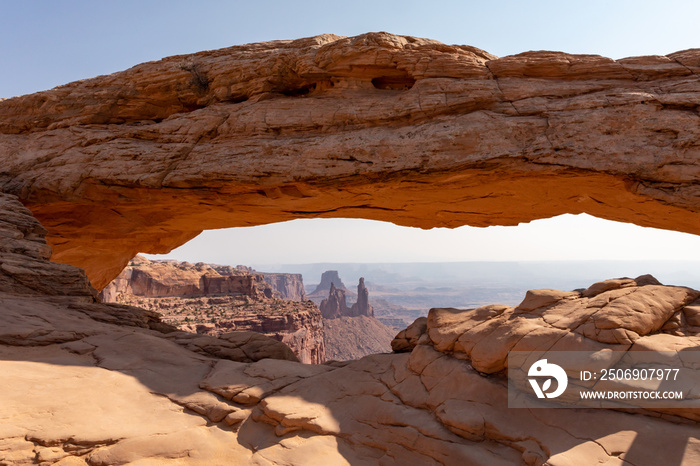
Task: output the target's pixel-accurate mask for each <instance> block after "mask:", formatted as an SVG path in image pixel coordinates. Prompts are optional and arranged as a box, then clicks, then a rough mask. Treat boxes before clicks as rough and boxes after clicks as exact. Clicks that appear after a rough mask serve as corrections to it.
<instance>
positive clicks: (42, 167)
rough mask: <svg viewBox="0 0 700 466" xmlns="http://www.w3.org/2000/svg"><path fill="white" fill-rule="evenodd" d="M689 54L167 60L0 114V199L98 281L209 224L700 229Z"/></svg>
mask: <svg viewBox="0 0 700 466" xmlns="http://www.w3.org/2000/svg"><path fill="white" fill-rule="evenodd" d="M699 73H700V50H698V49H694V50H686V51H681V52H676V53H673V54H670V55H667V56H646V57H632V58H625V59H621V60H612V59H609V58H605V57H601V56H597V55H570V54H566V53H561V52H546V51H540V52H526V53H522V54H518V55H514V56H509V57H503V58H498V57H495V56H494V55H491V54H489V53H487V52H485V51H483V50H479V49H477V48H474V47H469V46H456V45H445V44H441V43H439V42H436V41H433V40H428V39H419V38H415V37H405V36H395V35H391V34H387V33H370V34H364V35H361V36H357V37H349V38H348V37H338V36H334V35H322V36H317V37H312V38H306V39H299V40H292V41H275V42H266V43H260V44H248V45H241V46H235V47H231V48H227V49H221V50H215V51H208V52H201V53H197V54H192V55H180V56H174V57H169V58H165V59H163V60H160V61H157V62H150V63H144V64H141V65H138V66H135V67H133V68H131V69H128V70H126V71H123V72H120V73H115V74H112V75H109V76H100V77H96V78H91V79H86V80H83V81H79V82H75V83H71V84H67V85H65V86H61V87H58V88H56V89H52V90H50V91H45V92H39V93H36V94H32V95H27V96H22V97H16V98H12V99H6V100H3V101H1V102H0V153H1V154H2V157H0V190H3V191H5V192H9V193H13V194H16V195H18V196H19V197H20V198H21V199H22V202H23V203H24V204H25V205H27V206H28V207H29V208H30V209H31V210H32V212H34V214H35V215H36V217H37V218H38V219H39V220H40V221H41V222H42V223H43V225H44V226H45V227H46V228H47V229H48V231H49V234H48V237H47V238H48V241H49V244H50V245H51V246H53V251H54V253H53V260H54V261H57V262H62V263H67V264H72V265H75V266H78V267H81V268H83V269H84V270H86V272H87V275H88V277H89V278H90V280H91V282H92V284H93V285H94V286H95V287H96V288H97V289H101V288H103V287H104V286H105V285H106V284H107V283H109V282H110V281H111V280H112V279H113V278H114V277H115V276H117V274H119V272H120V271H121V270H122V269H123V268H124V266H125V265H126V264H127V262H128V261H129V259H131V258H132V257H133V256H134V255H135V254H136V253H138V252H148V253H165V252H167V251H169V250H171V249H173V248H174V247H176V246H179V245H181V244H183V243H185V242H186V241H188V240H189V239H191V238H193V237H194V236H196V235H197V234H199V233H200V232H201V231H202V230H204V229H213V228H225V227H236V226H248V225H258V224H264V223H270V222H278V221H284V220H290V219H294V218H314V217H357V218H367V219H376V220H384V221H390V222H394V223H397V224H401V225H407V226H414V227H421V228H430V227H456V226H460V225H474V226H487V225H515V224H518V223H519V222H527V221H531V220H533V219H538V218H547V217H552V216H555V215H559V214H563V213H572V214H578V213H584V212H585V213H588V214H591V215H594V216H596V217H600V218H605V219H609V220H617V221H623V222H630V223H635V224H637V225H642V226H649V227H657V228H666V229H671V230H677V231H683V232H689V233H695V234H698V233H700V223H699V222H698V216H699V214H700V189H699V188H698V177H699V175H700V167H699V166H698V160H700V157H699V155H700V154H699V153H698V144H697V141H698V140H700V125H699V124H698V122H699V121H700V120H699V114H698V106H699V105H700V78H699V77H698V74H699Z"/></svg>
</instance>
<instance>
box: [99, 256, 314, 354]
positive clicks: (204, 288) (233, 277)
mask: <svg viewBox="0 0 700 466" xmlns="http://www.w3.org/2000/svg"><path fill="white" fill-rule="evenodd" d="M271 275H272V277H273V278H274V283H275V285H284V286H289V292H291V293H298V288H299V287H301V288H302V289H303V284H302V283H301V277H300V276H294V277H292V278H291V279H290V280H287V279H286V278H284V277H283V275H284V274H271ZM273 295H274V296H279V293H278V292H277V291H276V290H274V291H273V286H272V285H270V283H269V282H268V281H267V280H266V279H265V278H264V276H263V275H262V274H258V273H255V272H254V271H253V270H252V269H249V268H246V267H240V266H239V267H235V268H234V267H229V266H221V265H210V264H205V263H197V264H190V263H188V262H178V261H151V260H148V259H146V258H144V257H141V256H137V257H135V258H134V259H133V260H132V261H131V262H130V263H129V266H128V267H127V268H126V269H124V271H122V273H121V274H119V276H118V277H117V278H116V279H115V280H114V281H113V282H112V283H110V284H109V285H108V286H107V287H106V288H105V289H104V290H103V291H102V293H101V296H102V299H103V300H104V301H106V302H117V303H122V304H129V305H133V306H139V307H142V308H144V309H148V310H151V311H156V312H158V313H160V314H161V315H162V316H163V320H164V321H165V322H167V323H168V324H171V325H174V326H175V327H177V328H179V329H181V330H186V331H191V332H196V333H198V334H202V335H212V336H222V335H226V334H228V333H229V332H233V331H234V330H235V331H237V332H238V331H246V332H257V333H261V334H263V335H265V336H268V337H270V338H274V339H275V340H277V341H281V342H282V343H285V344H286V345H288V346H289V347H290V348H291V350H292V351H293V352H294V354H295V355H296V357H297V358H298V359H299V360H300V361H301V362H304V363H307V364H320V363H322V362H324V361H325V342H324V338H323V324H322V323H321V314H320V312H319V310H318V309H317V308H316V306H315V305H314V304H313V303H312V302H310V301H304V302H299V301H287V300H282V299H277V298H273Z"/></svg>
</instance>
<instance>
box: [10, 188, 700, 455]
mask: <svg viewBox="0 0 700 466" xmlns="http://www.w3.org/2000/svg"><path fill="white" fill-rule="evenodd" d="M0 209H1V212H2V216H0V235H1V236H2V240H3V242H2V243H0V245H1V246H0V271H2V275H0V278H1V280H2V281H0V319H1V320H2V322H3V325H2V326H1V327H0V373H1V374H2V375H3V380H2V384H0V406H1V407H2V409H0V464H12V465H15V464H45V465H48V464H59V465H63V466H66V465H90V466H95V465H122V464H138V465H232V464H233V465H235V464H242V465H245V464H272V465H275V464H280V465H282V464H310V463H319V462H323V463H324V464H329V465H336V464H337V465H347V464H352V465H376V464H386V465H394V464H395V465H405V464H476V465H482V464H484V465H485V464H488V465H499V464H502V465H513V464H526V465H540V464H550V465H562V466H563V465H590V464H605V465H624V464H632V465H658V464H665V465H679V464H684V465H685V464H687V465H692V464H698V462H700V441H699V440H698V439H699V438H700V426H699V425H698V423H697V421H696V420H695V419H696V418H695V416H694V414H693V413H691V412H681V413H678V412H676V413H662V412H657V411H647V410H637V411H636V412H621V411H613V410H604V409H563V410H562V409H536V410H528V409H519V410H514V409H508V408H507V386H506V380H505V378H504V376H503V371H502V365H503V359H502V358H503V355H504V354H505V353H506V352H507V351H508V350H510V349H512V348H514V347H516V346H517V345H526V346H527V345H534V344H535V342H541V338H540V337H541V336H542V335H547V339H548V341H552V342H553V341H554V340H556V341H558V342H561V341H566V349H577V348H581V347H583V348H588V347H589V346H590V345H598V347H600V346H606V345H607V346H610V347H614V346H619V345H628V346H629V345H632V346H634V345H643V346H644V348H654V349H660V348H674V349H680V348H693V347H697V346H698V343H699V342H698V330H699V327H698V324H700V320H699V319H698V315H700V314H698V312H700V311H699V309H700V307H699V306H698V296H700V292H698V291H695V290H692V289H689V288H684V287H671V286H662V285H660V284H659V283H658V282H656V281H655V280H654V279H653V278H652V277H639V278H638V279H634V280H633V279H617V280H608V281H605V282H600V283H598V284H594V285H593V286H591V287H589V288H588V289H586V290H579V291H574V292H562V291H554V290H535V291H532V292H530V293H529V294H528V295H527V296H526V297H525V299H524V301H523V302H522V303H521V304H520V305H519V306H517V307H516V308H511V307H507V306H488V307H483V308H479V309H475V310H450V309H435V310H432V311H431V313H430V315H429V316H428V318H427V319H423V320H419V321H417V322H416V323H415V324H414V325H413V326H411V327H410V328H409V329H407V330H406V331H405V332H402V334H400V335H399V336H397V340H396V341H397V345H398V347H397V349H399V350H401V351H404V352H402V353H394V354H382V355H374V356H367V357H365V358H362V359H360V360H357V361H350V362H343V363H332V364H326V365H305V364H300V363H298V362H294V361H290V360H288V359H285V355H284V354H283V353H284V352H283V351H280V352H279V353H277V354H275V352H274V351H273V350H274V349H279V348H280V347H281V346H284V345H281V344H280V343H279V342H275V341H272V340H269V339H267V340H268V341H269V342H272V344H273V346H270V345H269V344H268V345H264V344H257V343H260V342H261V341H262V340H260V341H258V342H257V343H255V342H253V343H255V344H251V345H250V346H240V345H239V348H240V349H241V350H240V351H238V352H236V351H234V348H233V346H234V345H233V342H231V341H228V343H227V341H224V340H218V339H216V338H214V337H202V336H198V335H194V334H187V333H185V332H173V331H172V328H168V326H165V325H164V324H162V322H160V321H159V318H158V315H157V314H156V313H151V312H148V311H144V310H140V309H138V308H133V307H129V306H118V305H107V304H100V303H97V302H95V298H94V290H92V289H91V288H90V287H89V285H88V282H87V279H86V278H85V275H84V273H83V272H82V271H81V270H79V269H76V268H73V267H70V266H66V265H57V264H52V263H49V262H47V261H46V257H48V255H49V254H50V250H49V248H48V247H47V246H46V244H45V242H44V240H43V230H42V229H41V225H40V224H39V223H38V222H37V221H36V220H35V219H33V218H32V217H31V215H30V213H29V211H28V210H27V209H25V208H24V207H22V206H21V204H20V203H19V201H18V200H17V199H16V198H14V197H12V196H8V195H1V196H0ZM6 263H7V264H10V266H9V267H6V266H5V264H6ZM24 269H27V270H37V271H45V272H42V274H41V275H35V276H34V277H33V278H32V280H33V281H30V280H29V278H27V273H26V272H21V273H20V271H22V270H24ZM57 271H58V272H57ZM59 272H60V273H59ZM62 277H64V278H62ZM65 277H71V279H70V281H69V283H73V284H74V285H73V287H67V288H66V289H70V290H72V291H71V292H70V293H62V292H57V291H55V290H57V289H60V286H59V285H58V283H61V281H62V280H64V281H65ZM20 279H21V280H22V281H20ZM52 283H53V285H52ZM78 283H82V285H81V286H77V285H75V284H78ZM604 304H605V305H604ZM640 305H641V307H640ZM631 311H633V312H631ZM601 312H602V314H601ZM594 315H595V318H594V317H592V316H594ZM518 316H519V317H518ZM567 318H568V319H569V321H566V319H567ZM526 322H530V323H531V324H532V325H531V327H526V326H525V325H524V324H525V323H526ZM590 324H593V325H592V326H591V325H590ZM496 333H498V335H496ZM565 335H573V337H566V336H565ZM259 337H260V338H263V339H264V338H265V337H262V336H259ZM200 338H205V339H206V340H199V339H200ZM232 338H233V337H232ZM247 338H248V337H247ZM248 340H250V338H248ZM269 342H268V343H269ZM398 342H401V344H400V345H399V344H398ZM519 342H522V343H519ZM226 344H230V347H229V350H230V351H228V352H226V351H225V346H226ZM256 348H257V349H261V348H262V349H265V348H267V349H265V350H264V351H262V350H261V351H260V352H259V353H257V354H258V356H260V357H263V359H259V358H249V359H248V360H252V359H259V360H257V362H239V361H236V360H233V359H236V357H237V356H240V354H241V353H245V356H246V357H248V356H249V355H250V353H252V352H254V351H255V350H256ZM287 350H288V348H287ZM275 357H276V358H277V359H273V358H275Z"/></svg>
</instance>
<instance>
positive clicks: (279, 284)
mask: <svg viewBox="0 0 700 466" xmlns="http://www.w3.org/2000/svg"><path fill="white" fill-rule="evenodd" d="M261 275H262V276H263V278H264V279H265V281H266V282H267V283H269V284H270V286H272V289H273V290H275V291H276V292H278V293H279V295H280V297H281V298H282V299H286V300H289V301H306V292H305V291H304V280H303V278H302V276H301V274H298V273H267V272H265V273H262V274H261Z"/></svg>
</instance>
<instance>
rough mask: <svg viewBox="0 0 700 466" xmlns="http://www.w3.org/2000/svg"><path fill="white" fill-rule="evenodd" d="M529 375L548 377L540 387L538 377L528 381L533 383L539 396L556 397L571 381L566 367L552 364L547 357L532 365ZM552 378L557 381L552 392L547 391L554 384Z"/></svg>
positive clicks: (533, 387)
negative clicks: (565, 370)
mask: <svg viewBox="0 0 700 466" xmlns="http://www.w3.org/2000/svg"><path fill="white" fill-rule="evenodd" d="M527 375H528V377H547V379H546V380H545V381H544V383H543V384H542V387H540V384H539V382H538V381H537V379H532V378H529V379H528V381H529V382H530V385H532V389H533V390H534V391H535V394H536V395H537V398H545V397H547V398H556V397H558V396H559V395H561V394H562V393H564V390H566V385H567V384H568V383H569V378H568V377H567V376H566V372H564V369H562V368H561V367H559V366H557V365H556V364H550V363H548V362H547V360H546V359H540V360H539V361H537V362H536V363H534V364H533V365H532V366H530V370H529V371H528V373H527ZM552 379H555V380H556V381H557V388H556V390H554V391H553V392H551V393H547V390H549V389H550V388H551V386H552Z"/></svg>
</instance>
